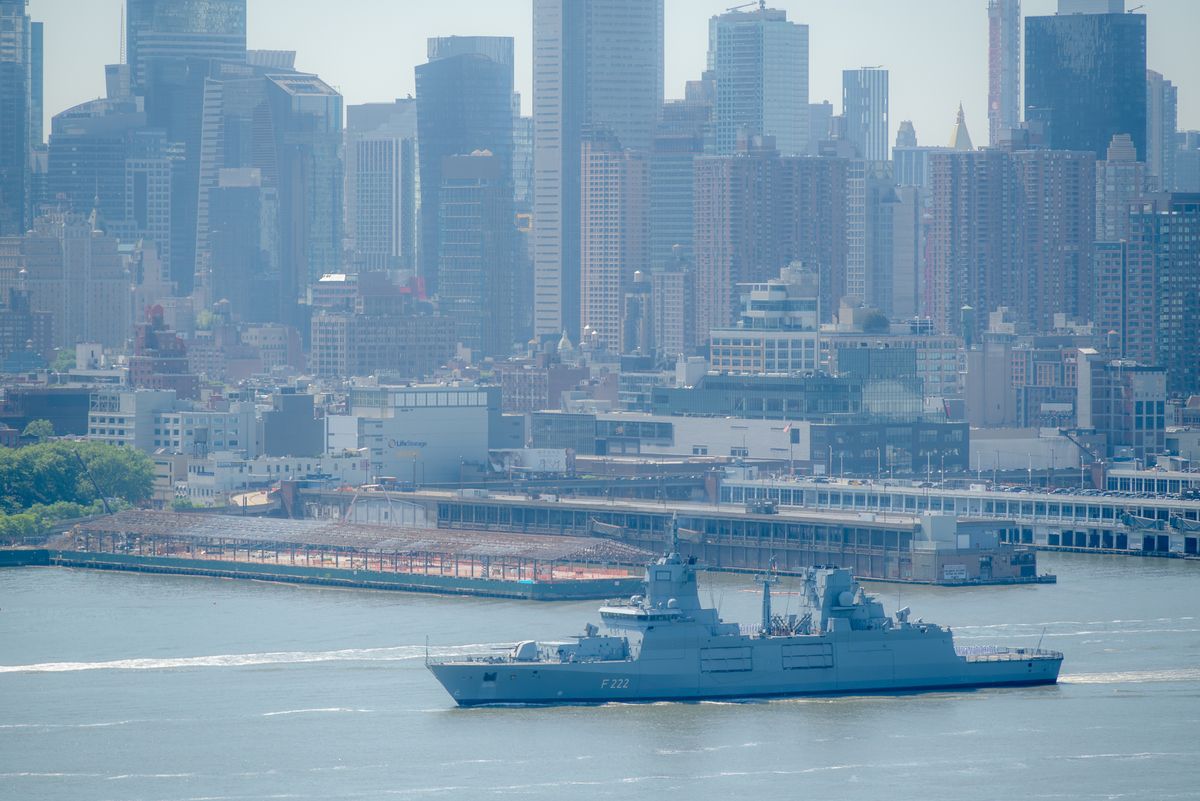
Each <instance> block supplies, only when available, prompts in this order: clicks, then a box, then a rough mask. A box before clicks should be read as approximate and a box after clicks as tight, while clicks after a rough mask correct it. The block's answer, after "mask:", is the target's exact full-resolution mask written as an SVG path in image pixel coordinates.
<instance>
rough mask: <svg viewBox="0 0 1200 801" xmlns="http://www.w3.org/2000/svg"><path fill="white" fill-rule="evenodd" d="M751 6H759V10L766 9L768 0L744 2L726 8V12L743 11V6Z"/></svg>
mask: <svg viewBox="0 0 1200 801" xmlns="http://www.w3.org/2000/svg"><path fill="white" fill-rule="evenodd" d="M751 6H758V10H759V11H766V10H767V0H755V2H753V3H742V4H741V5H740V6H731V7H729V8H727V9H725V12H726V13H729V12H730V11H741V10H742V9H743V8H750V7H751Z"/></svg>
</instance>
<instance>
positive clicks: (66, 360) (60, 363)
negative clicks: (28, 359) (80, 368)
mask: <svg viewBox="0 0 1200 801" xmlns="http://www.w3.org/2000/svg"><path fill="white" fill-rule="evenodd" d="M74 367H75V349H74V348H59V350H58V353H56V354H55V356H54V363H53V364H52V365H50V369H51V370H53V371H54V372H56V373H65V372H67V371H68V370H71V369H73V368H74Z"/></svg>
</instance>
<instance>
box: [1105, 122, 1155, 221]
mask: <svg viewBox="0 0 1200 801" xmlns="http://www.w3.org/2000/svg"><path fill="white" fill-rule="evenodd" d="M1105 156H1106V157H1105V159H1104V160H1103V161H1097V162H1096V241H1097V242H1119V241H1120V240H1122V239H1128V238H1129V207H1130V206H1131V205H1133V204H1134V203H1137V202H1138V201H1139V200H1140V199H1141V198H1142V195H1144V194H1145V192H1146V165H1145V164H1144V163H1142V162H1140V161H1138V160H1137V152H1136V151H1135V150H1134V148H1133V139H1132V138H1131V137H1130V136H1129V134H1117V135H1116V136H1114V137H1113V139H1112V144H1110V145H1109V146H1108V152H1107V153H1106V154H1105Z"/></svg>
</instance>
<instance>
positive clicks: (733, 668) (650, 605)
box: [427, 551, 1063, 706]
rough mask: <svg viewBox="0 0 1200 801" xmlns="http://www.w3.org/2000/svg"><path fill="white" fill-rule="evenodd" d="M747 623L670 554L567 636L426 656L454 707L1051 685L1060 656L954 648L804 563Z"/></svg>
mask: <svg viewBox="0 0 1200 801" xmlns="http://www.w3.org/2000/svg"><path fill="white" fill-rule="evenodd" d="M775 580H776V579H775V578H774V577H772V576H764V577H762V582H763V611H762V622H761V624H759V625H757V626H751V627H747V628H743V627H741V626H739V625H738V624H736V623H727V622H725V621H724V620H722V619H721V618H720V616H719V614H718V612H717V610H716V609H713V608H711V607H704V606H702V605H701V603H700V599H699V593H698V591H697V578H696V568H695V562H694V560H691V559H688V560H686V561H685V560H684V559H682V558H681V557H680V556H679V554H678V553H677V552H675V551H672V552H671V553H669V554H667V555H665V556H664V557H662V558H661V559H659V560H658V561H656V562H654V563H652V564H651V565H649V566H648V567H647V569H646V594H645V595H644V596H643V595H635V596H633V597H632V598H630V599H628V601H616V602H612V603H610V604H609V605H606V606H604V607H602V608H601V609H600V617H601V619H602V621H603V622H604V625H605V626H606V627H607V628H608V630H609V631H608V632H607V633H605V634H600V633H599V632H600V629H599V628H598V627H596V626H593V625H592V624H590V623H589V624H587V626H585V628H584V631H583V633H582V634H578V635H575V636H574V638H573V639H571V640H567V641H564V642H542V643H539V642H536V641H533V640H527V641H524V642H520V643H517V644H516V645H515V646H514V647H513V648H512V650H511V651H510V652H508V653H506V654H499V655H498V654H488V655H479V656H469V657H465V658H459V659H454V660H449V661H443V662H436V661H435V662H428V661H427V665H428V668H429V670H430V671H432V672H433V675H434V677H435V678H436V679H437V680H438V681H439V682H441V684H442V686H443V687H445V688H446V691H447V692H448V693H450V696H451V697H452V698H453V699H454V701H455V702H456V703H458V704H459V705H460V706H480V705H484V704H567V703H572V704H579V703H605V702H610V701H699V700H704V699H718V698H721V699H731V698H759V697H774V696H796V695H831V694H860V693H896V692H919V691H927V690H938V689H950V688H953V689H962V688H974V687H997V686H1019V685H1036V684H1053V683H1055V682H1056V681H1057V680H1058V671H1059V667H1060V666H1061V665H1062V659H1063V655H1062V654H1061V653H1058V652H1057V651H1043V650H1041V649H1040V648H1003V647H992V646H983V647H975V648H969V649H956V648H955V645H954V635H953V633H952V632H951V631H950V629H949V628H946V627H943V626H939V625H937V624H934V623H926V622H924V621H923V620H917V621H915V622H913V621H910V620H909V612H908V609H907V608H905V609H900V610H897V611H896V613H895V615H894V616H892V617H889V616H887V615H885V614H884V612H883V605H882V604H881V603H880V602H879V601H878V600H877V599H876V598H874V597H873V596H870V595H867V593H866V592H865V591H864V590H863V588H862V587H861V586H859V584H858V583H857V582H856V581H855V580H854V577H853V576H852V575H851V574H850V572H849V571H848V570H845V569H841V568H833V567H823V568H810V569H809V570H808V571H807V572H805V573H804V574H803V576H802V581H801V589H800V592H799V593H797V594H798V595H799V596H800V598H799V601H800V611H799V612H798V613H797V614H794V615H786V616H780V615H775V614H772V612H771V593H770V587H771V584H772V582H773V581H775Z"/></svg>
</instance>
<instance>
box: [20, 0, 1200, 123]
mask: <svg viewBox="0 0 1200 801" xmlns="http://www.w3.org/2000/svg"><path fill="white" fill-rule="evenodd" d="M727 5H728V2H727V0H725V1H719V0H711V2H710V1H709V0H705V2H702V3H696V2H684V0H666V21H667V24H666V41H665V62H666V63H665V95H666V97H667V98H678V97H682V96H683V87H684V82H685V81H687V80H694V79H696V78H699V76H700V73H701V71H702V70H703V69H704V64H705V55H706V48H707V44H708V34H707V31H708V21H709V18H710V17H711V16H712V15H714V14H719V13H722V12H723V11H724V10H725V9H726V7H727ZM771 5H772V6H773V7H776V8H780V9H783V10H786V11H787V13H788V19H791V20H795V21H796V22H798V23H800V24H806V25H808V26H809V28H810V67H809V72H810V81H809V100H810V102H814V103H819V102H821V101H823V100H829V101H830V102H832V103H833V104H834V110H835V113H838V112H840V110H841V103H840V97H841V83H842V70H844V69H855V68H859V67H862V66H874V65H877V64H879V65H882V66H884V67H886V68H887V69H888V70H889V73H890V77H891V87H890V89H891V114H890V120H889V121H890V126H891V128H890V130H889V132H888V137H889V142H890V141H891V140H892V139H893V138H894V137H895V133H896V129H897V127H898V126H899V124H900V122H901V121H903V120H912V121H913V122H914V126H915V128H916V132H917V136H918V141H919V142H920V143H921V144H946V142H945V141H944V140H945V139H946V136H947V133H948V131H949V130H950V128H951V126H952V125H953V115H954V111H955V109H957V106H958V104H959V102H961V103H962V104H963V107H964V109H965V111H966V117H967V121H968V124H969V125H970V126H971V127H972V128H973V129H974V130H975V131H977V132H978V133H979V136H978V138H979V139H980V140H981V141H986V138H987V137H986V136H985V135H984V134H985V132H986V130H987V93H988V54H987V40H988V39H987V37H988V15H987V8H986V4H983V5H981V6H980V7H976V6H977V5H979V4H973V3H963V2H961V0H922V1H918V0H904V1H903V2H896V3H889V4H887V5H886V6H883V7H880V6H879V4H877V3H871V2H870V0H848V1H847V2H844V3H840V4H836V6H833V5H821V4H810V3H802V2H797V1H796V0H789V1H788V2H777V3H773V4H771ZM869 6H874V7H871V8H869V9H868V7H869ZM122 7H123V0H93V1H92V2H89V3H88V4H86V6H83V7H81V6H80V5H79V4H78V3H74V2H71V0H30V5H29V14H30V16H31V17H32V18H33V19H34V20H35V21H41V22H44V23H45V48H46V51H45V52H46V57H45V58H46V75H45V112H46V117H47V120H48V118H49V116H51V115H53V114H56V113H58V112H60V111H62V110H64V109H66V108H68V107H70V106H72V105H75V104H77V103H80V102H84V101H87V100H90V99H94V98H96V97H100V96H102V95H103V65H104V64H109V63H116V62H117V60H118V57H119V45H120V43H119V36H118V30H119V22H120V16H121V8H122ZM1055 7H1056V0H1024V2H1023V3H1022V7H1021V11H1022V14H1023V16H1025V17H1029V16H1039V15H1046V14H1053V13H1054V10H1055ZM339 11H340V16H338V17H336V18H331V17H330V16H329V15H328V14H326V13H324V12H323V11H321V10H320V9H319V8H318V6H317V4H316V3H315V2H314V0H288V1H287V2H285V0H255V2H253V3H251V4H250V7H249V9H248V19H247V28H248V31H247V40H248V46H249V47H251V48H254V49H295V50H296V51H297V52H298V55H297V66H298V67H299V68H300V69H302V70H304V71H307V72H312V73H316V74H319V75H321V76H322V77H323V78H324V79H325V80H326V81H327V82H328V83H329V84H330V85H331V86H333V87H334V88H336V89H338V90H339V91H341V92H342V94H343V95H344V96H345V102H346V104H347V105H352V104H360V103H367V102H385V101H390V100H393V99H395V98H400V97H405V96H406V95H408V94H410V93H415V92H414V85H415V84H414V76H413V69H414V68H415V67H416V66H417V65H418V64H421V63H423V62H424V61H425V47H426V39H427V38H428V37H433V36H445V35H451V34H455V35H472V34H490V35H503V36H513V37H514V40H515V81H516V89H517V91H518V92H520V93H521V96H522V103H523V105H522V113H523V114H529V113H530V112H531V107H532V8H531V4H530V3H527V2H512V3H507V4H503V5H502V6H501V5H497V6H484V7H482V8H479V7H477V5H476V4H473V3H471V2H469V0H449V2H445V3H441V4H439V5H437V6H436V7H425V6H408V5H404V6H402V7H396V8H388V9H382V10H381V9H379V8H372V7H370V4H368V3H365V2H351V3H346V4H343V6H341V7H340V9H339ZM1138 13H1142V14H1146V15H1147V37H1148V38H1147V56H1148V61H1147V66H1148V68H1150V69H1152V70H1155V71H1158V72H1161V73H1162V74H1163V75H1164V76H1165V77H1166V78H1167V79H1168V80H1170V81H1172V82H1173V83H1175V85H1176V86H1178V87H1179V130H1181V131H1182V130H1189V129H1200V83H1198V82H1197V81H1195V79H1194V78H1192V77H1191V76H1192V75H1194V70H1193V69H1190V65H1189V64H1188V57H1189V54H1190V45H1189V44H1188V32H1189V31H1190V30H1193V29H1194V26H1189V22H1191V21H1193V19H1194V13H1195V11H1194V6H1193V5H1192V4H1191V3H1190V2H1188V0H1152V2H1149V3H1146V4H1145V7H1143V8H1141V9H1139V12H1138ZM868 14H869V16H867V15H868ZM867 19H869V20H870V21H871V22H872V24H871V25H870V27H865V26H864V25H863V22H864V20H867ZM932 20H938V21H939V22H938V24H936V25H933V24H931V21H932ZM392 23H394V24H392ZM947 27H949V29H951V30H955V31H957V32H958V33H959V35H958V36H956V37H954V38H953V39H951V40H949V41H947V40H946V39H945V38H944V37H942V36H941V35H940V34H941V32H942V31H944V30H946V29H947ZM924 30H928V31H929V34H930V36H931V37H932V38H931V39H930V44H931V45H932V46H935V48H936V49H935V50H934V52H935V53H937V56H936V58H933V59H930V58H928V57H927V55H926V54H927V53H929V52H930V48H929V47H926V46H921V42H922V39H921V38H920V37H921V36H922V35H923V33H922V32H923V31H924ZM97 31H99V32H101V33H100V34H99V35H97V33H96V32H97ZM351 31H355V32H356V35H358V36H359V37H360V38H359V43H358V44H356V45H355V46H354V47H345V48H330V47H328V42H329V41H330V37H331V36H334V37H337V38H339V39H340V38H342V37H344V36H348V34H349V32H351ZM364 52H366V53H368V54H370V55H371V58H370V59H362V58H361V54H362V53H364ZM66 53H70V54H71V57H70V58H66V57H64V54H66ZM948 65H952V68H950V67H949V66H948ZM931 82H932V83H931ZM931 87H932V90H931ZM47 130H48V126H47Z"/></svg>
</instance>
